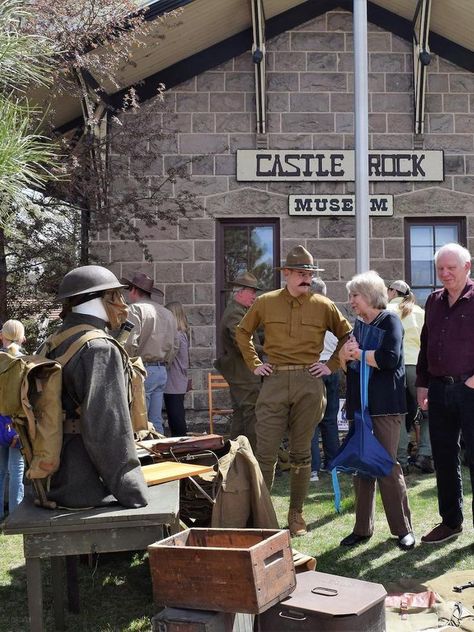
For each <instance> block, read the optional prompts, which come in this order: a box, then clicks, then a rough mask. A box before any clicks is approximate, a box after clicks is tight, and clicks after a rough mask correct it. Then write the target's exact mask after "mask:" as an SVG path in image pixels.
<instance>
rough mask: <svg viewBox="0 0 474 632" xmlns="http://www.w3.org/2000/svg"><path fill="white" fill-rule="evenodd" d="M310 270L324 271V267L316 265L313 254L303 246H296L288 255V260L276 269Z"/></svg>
mask: <svg viewBox="0 0 474 632" xmlns="http://www.w3.org/2000/svg"><path fill="white" fill-rule="evenodd" d="M285 268H288V269H289V270H310V271H311V272H324V268H318V266H315V265H314V260H313V255H312V254H311V253H310V252H308V251H307V250H306V248H304V247H303V246H295V247H294V248H292V249H291V250H290V252H289V253H288V254H287V255H286V262H285V263H284V264H283V265H282V266H279V267H277V268H275V270H283V269H285Z"/></svg>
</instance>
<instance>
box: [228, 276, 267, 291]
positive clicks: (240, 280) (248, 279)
mask: <svg viewBox="0 0 474 632" xmlns="http://www.w3.org/2000/svg"><path fill="white" fill-rule="evenodd" d="M229 285H238V286H239V287H249V288H251V289H252V290H262V289H263V288H261V287H258V281H257V277H256V276H254V275H253V274H252V273H251V272H242V274H239V275H238V276H236V277H235V279H233V280H232V281H229Z"/></svg>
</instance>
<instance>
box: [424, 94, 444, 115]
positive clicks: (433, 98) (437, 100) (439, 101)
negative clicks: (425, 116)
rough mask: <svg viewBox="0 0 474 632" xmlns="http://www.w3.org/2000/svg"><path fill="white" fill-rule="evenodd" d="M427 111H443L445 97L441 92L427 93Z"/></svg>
mask: <svg viewBox="0 0 474 632" xmlns="http://www.w3.org/2000/svg"><path fill="white" fill-rule="evenodd" d="M425 109H426V112H442V111H443V98H442V96H441V94H427V95H426V98H425Z"/></svg>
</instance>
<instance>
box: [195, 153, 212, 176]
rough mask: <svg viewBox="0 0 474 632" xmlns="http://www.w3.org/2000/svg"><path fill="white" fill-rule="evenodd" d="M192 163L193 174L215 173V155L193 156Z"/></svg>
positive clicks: (208, 174) (207, 174)
mask: <svg viewBox="0 0 474 632" xmlns="http://www.w3.org/2000/svg"><path fill="white" fill-rule="evenodd" d="M191 165H192V174H193V176H210V175H213V174H214V157H213V156H207V155H205V156H193V158H192V160H191Z"/></svg>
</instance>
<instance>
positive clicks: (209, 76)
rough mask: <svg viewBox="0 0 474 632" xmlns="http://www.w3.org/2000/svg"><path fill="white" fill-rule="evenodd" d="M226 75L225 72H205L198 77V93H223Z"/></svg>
mask: <svg viewBox="0 0 474 632" xmlns="http://www.w3.org/2000/svg"><path fill="white" fill-rule="evenodd" d="M224 79H225V74H224V73H223V72H203V73H202V74H200V75H198V77H197V90H198V92H223V91H224Z"/></svg>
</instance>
